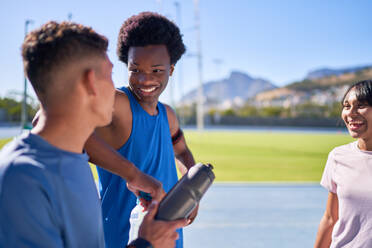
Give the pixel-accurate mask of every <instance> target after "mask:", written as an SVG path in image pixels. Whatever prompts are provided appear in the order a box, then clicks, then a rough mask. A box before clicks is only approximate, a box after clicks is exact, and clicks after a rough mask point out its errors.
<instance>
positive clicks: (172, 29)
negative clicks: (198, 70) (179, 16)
mask: <svg viewBox="0 0 372 248" xmlns="http://www.w3.org/2000/svg"><path fill="white" fill-rule="evenodd" d="M148 45H165V46H166V47H167V51H168V54H169V56H170V63H171V64H173V65H174V64H176V63H177V61H178V60H179V59H180V58H181V56H182V54H184V53H185V50H186V49H185V45H184V44H183V41H182V35H181V34H180V30H179V28H178V27H177V26H176V25H175V24H174V23H173V22H172V21H170V20H168V19H167V18H166V17H164V16H162V15H159V14H157V13H153V12H142V13H139V14H138V15H134V16H132V17H130V18H128V19H127V20H126V21H125V22H124V23H123V25H122V26H121V28H120V32H119V37H118V47H117V54H118V56H119V59H120V60H121V61H122V62H124V63H125V64H127V63H128V51H129V47H131V46H140V47H143V46H148Z"/></svg>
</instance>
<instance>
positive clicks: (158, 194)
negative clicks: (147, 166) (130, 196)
mask: <svg viewBox="0 0 372 248" xmlns="http://www.w3.org/2000/svg"><path fill="white" fill-rule="evenodd" d="M127 187H128V189H129V190H130V191H132V192H133V193H134V194H135V195H136V196H138V195H139V191H142V192H146V193H149V194H150V195H151V198H152V200H155V201H157V202H160V201H161V199H163V197H164V196H165V192H164V189H163V186H162V184H161V182H159V181H158V180H156V179H155V178H153V177H152V176H150V175H146V174H145V173H143V172H141V171H140V170H137V172H136V175H135V176H134V177H133V178H132V180H131V181H130V182H128V183H127ZM140 201H141V203H142V206H143V207H144V208H145V210H146V209H147V208H148V206H149V205H150V201H146V200H145V199H144V198H140Z"/></svg>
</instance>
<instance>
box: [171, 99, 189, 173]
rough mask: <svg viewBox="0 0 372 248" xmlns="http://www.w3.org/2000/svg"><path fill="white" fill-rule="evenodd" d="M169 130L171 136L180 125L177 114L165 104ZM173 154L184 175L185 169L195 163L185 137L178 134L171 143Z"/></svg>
mask: <svg viewBox="0 0 372 248" xmlns="http://www.w3.org/2000/svg"><path fill="white" fill-rule="evenodd" d="M166 109H167V115H168V123H169V130H170V133H171V136H172V137H173V136H174V135H175V134H176V133H177V132H178V130H179V128H180V125H179V122H178V120H177V116H176V114H175V113H174V111H173V110H172V109H171V108H170V107H169V106H167V105H166ZM173 150H174V155H175V157H176V159H177V166H178V169H179V170H180V172H181V174H182V175H184V174H186V173H187V171H188V170H189V169H190V168H191V167H192V166H194V165H195V160H194V156H193V155H192V153H191V151H190V149H189V148H188V147H187V144H186V140H185V137H184V136H183V134H182V136H180V138H179V139H178V140H177V142H176V143H174V144H173Z"/></svg>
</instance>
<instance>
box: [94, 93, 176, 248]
mask: <svg viewBox="0 0 372 248" xmlns="http://www.w3.org/2000/svg"><path fill="white" fill-rule="evenodd" d="M120 90H121V91H123V92H125V93H126V95H127V96H128V98H129V101H130V107H131V110H132V132H131V134H130V136H129V139H128V140H127V142H126V143H125V144H124V145H123V146H122V147H120V148H119V149H118V152H119V153H120V154H121V155H122V156H124V157H125V158H127V159H128V160H129V161H131V162H132V163H134V164H135V165H136V166H137V167H138V168H139V169H140V170H141V171H142V172H144V173H146V174H149V175H151V176H153V177H154V178H156V179H157V180H159V181H160V182H162V184H163V188H164V190H165V192H168V191H169V190H170V189H171V188H172V187H173V185H174V184H176V182H177V181H178V178H177V172H176V164H175V158H174V152H173V145H172V139H171V135H170V131H169V124H168V118H167V112H166V109H165V106H164V105H163V104H162V103H160V102H159V103H158V105H157V108H158V114H157V115H155V116H151V115H149V114H148V113H147V112H146V111H145V110H144V109H143V108H142V107H141V105H140V104H139V103H138V102H137V100H136V99H135V97H134V95H133V94H132V92H131V91H130V90H128V89H127V88H126V87H122V88H120ZM97 171H98V175H99V180H100V187H101V190H100V193H101V198H102V217H103V225H104V232H105V242H106V247H108V248H111V247H115V248H116V247H125V245H126V244H127V242H128V238H129V228H130V224H129V217H130V212H131V211H132V209H133V208H134V207H135V205H136V197H135V195H134V194H133V193H132V192H130V191H129V190H128V189H127V186H126V181H125V180H123V179H122V178H121V177H119V176H117V175H114V174H112V173H110V172H108V171H106V170H104V169H102V168H100V167H97ZM179 235H180V238H179V239H178V240H177V246H176V247H177V248H182V247H183V237H182V230H179Z"/></svg>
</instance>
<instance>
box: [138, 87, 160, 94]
mask: <svg viewBox="0 0 372 248" xmlns="http://www.w3.org/2000/svg"><path fill="white" fill-rule="evenodd" d="M155 89H156V87H152V88H148V89H144V88H141V91H143V92H147V93H149V92H152V91H154V90H155Z"/></svg>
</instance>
